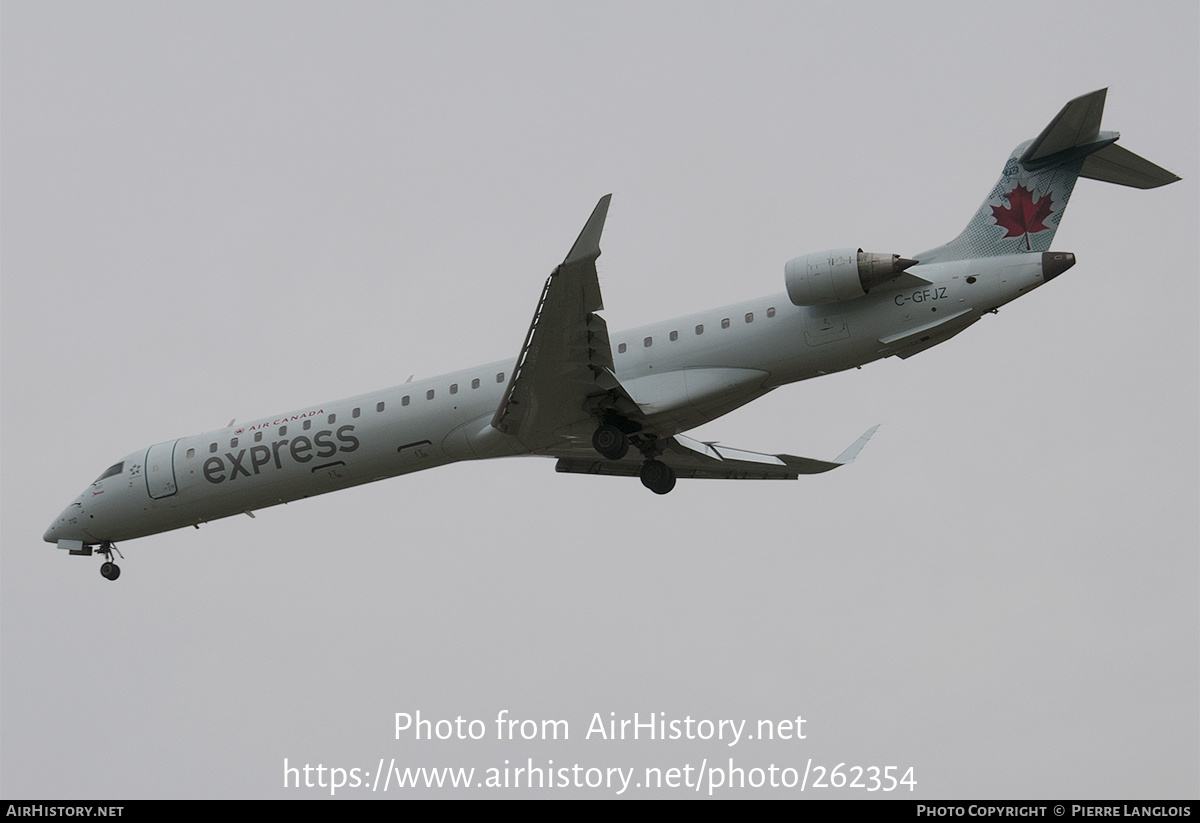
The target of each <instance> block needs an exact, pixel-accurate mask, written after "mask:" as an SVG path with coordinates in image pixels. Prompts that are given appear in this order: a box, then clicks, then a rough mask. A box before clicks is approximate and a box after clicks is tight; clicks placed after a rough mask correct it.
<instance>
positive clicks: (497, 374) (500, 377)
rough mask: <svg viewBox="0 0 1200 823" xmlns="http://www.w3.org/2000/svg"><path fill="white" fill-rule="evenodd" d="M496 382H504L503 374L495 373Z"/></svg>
mask: <svg viewBox="0 0 1200 823" xmlns="http://www.w3.org/2000/svg"><path fill="white" fill-rule="evenodd" d="M496 382H497V383H503V382H504V372H497V373H496Z"/></svg>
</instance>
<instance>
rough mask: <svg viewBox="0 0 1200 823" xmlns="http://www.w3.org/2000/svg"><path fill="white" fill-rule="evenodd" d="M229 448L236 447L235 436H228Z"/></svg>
mask: <svg viewBox="0 0 1200 823" xmlns="http://www.w3.org/2000/svg"><path fill="white" fill-rule="evenodd" d="M229 448H231V449H236V448H237V438H236V437H232V438H230V440H229Z"/></svg>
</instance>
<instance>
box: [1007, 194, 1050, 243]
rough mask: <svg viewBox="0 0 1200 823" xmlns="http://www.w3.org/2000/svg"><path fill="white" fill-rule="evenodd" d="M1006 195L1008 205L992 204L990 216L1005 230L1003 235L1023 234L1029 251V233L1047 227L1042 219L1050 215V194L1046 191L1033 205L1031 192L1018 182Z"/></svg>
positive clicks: (1016, 235) (1015, 235)
mask: <svg viewBox="0 0 1200 823" xmlns="http://www.w3.org/2000/svg"><path fill="white" fill-rule="evenodd" d="M1007 196H1008V206H992V216H993V217H995V218H996V225H997V226H999V227H1000V228H1002V229H1004V230H1005V231H1006V232H1007V233H1006V234H1005V235H1004V236H1005V237H1021V236H1024V237H1025V250H1026V251H1030V250H1031V249H1030V246H1029V235H1031V234H1037V233H1038V232H1039V231H1045V230H1046V229H1048V228H1049V226H1047V225H1046V224H1045V223H1043V222H1042V221H1043V220H1045V219H1046V218H1047V217H1049V216H1050V203H1051V197H1050V194H1049V192H1047V193H1046V196H1045V197H1043V198H1042V199H1041V200H1039V201H1038V202H1037V204H1036V205H1035V204H1034V202H1033V192H1032V191H1030V190H1029V189H1027V188H1025V187H1024V186H1022V185H1019V184H1018V185H1017V187H1016V188H1015V189H1013V190H1012V191H1010V192H1009V193H1008V195H1007Z"/></svg>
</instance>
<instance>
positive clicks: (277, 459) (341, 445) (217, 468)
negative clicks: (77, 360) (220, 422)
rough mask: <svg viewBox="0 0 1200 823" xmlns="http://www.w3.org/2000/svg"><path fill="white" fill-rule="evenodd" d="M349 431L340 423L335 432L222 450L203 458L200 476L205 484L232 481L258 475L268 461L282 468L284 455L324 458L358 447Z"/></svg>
mask: <svg viewBox="0 0 1200 823" xmlns="http://www.w3.org/2000/svg"><path fill="white" fill-rule="evenodd" d="M353 431H354V426H351V425H346V426H342V427H341V428H339V429H338V430H337V431H336V432H334V431H333V430H332V429H322V430H321V431H319V432H317V433H316V434H314V435H313V436H312V439H311V440H310V439H309V438H308V437H305V436H304V435H300V436H299V437H293V438H292V439H291V440H288V439H287V438H286V437H284V438H280V439H279V440H276V441H275V442H274V443H272V444H271V446H270V447H267V446H265V445H258V446H251V447H250V448H249V450H247V449H241V450H239V451H238V452H236V453H234V452H226V453H225V456H224V457H223V458H222V457H216V456H214V457H210V458H208V459H207V460H205V461H204V468H203V474H204V479H205V480H207V481H208V482H209V483H214V484H215V483H224V482H225V481H226V480H230V481H232V480H236V479H237V478H238V477H240V476H242V475H245V476H246V477H251V476H253V475H256V474H259V473H260V472H261V470H262V469H264V468H267V467H269V466H270V465H271V464H272V463H274V465H275V468H276V469H282V468H283V459H282V458H284V457H290V458H291V459H292V460H293V461H294V462H296V463H307V462H309V461H310V460H312V459H313V458H314V457H317V458H327V457H333V456H334V455H335V454H337V453H338V452H352V451H354V450H355V449H357V448H358V446H359V441H358V438H357V437H355V436H354V435H353V434H352V432H353ZM335 438H336V440H335ZM314 449H315V452H314ZM226 472H228V474H226Z"/></svg>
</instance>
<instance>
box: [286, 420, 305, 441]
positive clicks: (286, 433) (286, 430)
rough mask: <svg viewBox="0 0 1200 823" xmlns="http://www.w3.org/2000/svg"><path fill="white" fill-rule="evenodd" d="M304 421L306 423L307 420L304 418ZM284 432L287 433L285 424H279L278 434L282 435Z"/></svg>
mask: <svg viewBox="0 0 1200 823" xmlns="http://www.w3.org/2000/svg"><path fill="white" fill-rule="evenodd" d="M304 422H305V423H307V422H308V421H307V420H305V421H304ZM285 434H287V426H280V427H279V436H280V437H283V436H284V435H285Z"/></svg>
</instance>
